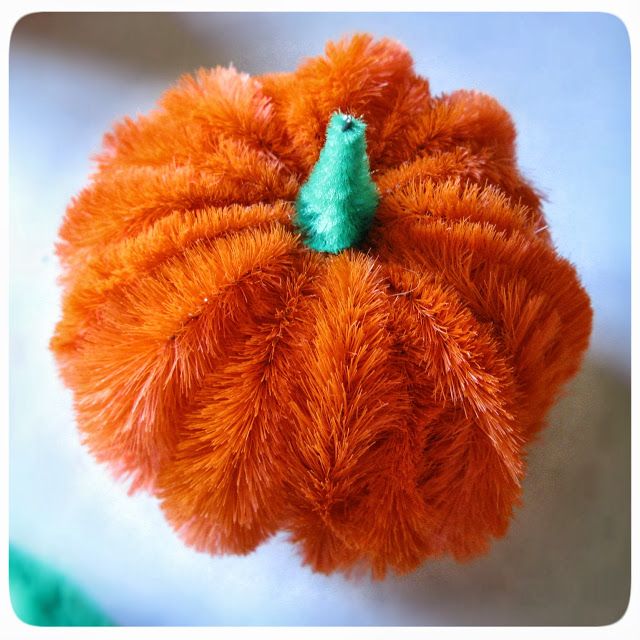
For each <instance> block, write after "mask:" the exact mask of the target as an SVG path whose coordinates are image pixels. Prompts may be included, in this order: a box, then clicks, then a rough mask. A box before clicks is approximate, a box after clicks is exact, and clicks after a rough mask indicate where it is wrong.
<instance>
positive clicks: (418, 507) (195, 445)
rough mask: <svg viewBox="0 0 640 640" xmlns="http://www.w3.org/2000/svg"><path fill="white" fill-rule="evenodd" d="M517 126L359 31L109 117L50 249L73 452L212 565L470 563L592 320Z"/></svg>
mask: <svg viewBox="0 0 640 640" xmlns="http://www.w3.org/2000/svg"><path fill="white" fill-rule="evenodd" d="M515 135H516V134H515V129H514V125H513V123H512V121H511V119H510V117H509V115H508V114H507V113H506V112H505V110H504V109H503V108H502V107H501V106H500V105H499V104H498V103H497V102H496V101H495V100H494V99H492V98H490V97H488V96H486V95H484V94H481V93H477V92H473V91H456V92H454V93H451V94H448V95H440V96H433V95H431V93H430V91H429V83H428V82H427V80H426V79H424V78H421V77H420V76H418V75H416V73H415V72H414V70H413V63H412V59H411V57H410V55H409V53H408V52H407V51H406V50H405V49H404V48H403V47H402V46H401V45H400V44H398V43H396V42H394V41H391V40H388V39H382V40H374V39H373V38H372V37H370V36H368V35H356V36H355V37H353V38H351V39H346V40H343V41H341V42H339V43H335V44H334V43H329V44H328V45H327V48H326V54H325V56H324V57H319V58H314V59H310V60H307V61H305V62H304V63H303V64H302V65H301V66H300V67H299V68H298V70H297V71H295V72H293V73H279V74H270V75H264V76H259V77H255V78H252V77H249V76H248V75H246V74H242V73H238V72H237V71H236V70H234V69H233V68H216V69H201V70H199V71H198V72H197V73H196V74H195V75H194V76H185V77H183V78H182V79H181V80H180V81H179V83H178V84H177V86H175V87H174V88H172V89H170V90H169V91H168V92H167V93H165V95H164V96H163V97H162V99H161V100H160V102H159V106H158V108H157V109H156V110H155V111H153V112H152V113H150V114H149V115H148V116H141V117H138V118H137V119H135V120H131V119H125V120H123V121H122V122H121V123H119V124H117V125H116V126H115V128H114V130H113V131H112V132H111V133H108V134H107V135H106V136H105V140H104V149H103V151H102V153H101V154H100V155H99V156H98V157H97V171H96V172H95V174H94V175H93V178H92V181H91V184H90V185H89V186H88V187H87V188H85V189H84V190H83V191H82V192H81V193H80V194H79V196H78V197H77V198H75V199H74V200H73V201H72V202H71V204H70V206H69V208H68V210H67V213H66V217H65V219H64V222H63V224H62V227H61V229H60V240H59V243H58V245H57V252H58V255H59V257H60V260H61V263H62V266H63V275H62V277H61V282H62V284H63V286H64V297H63V313H62V318H61V320H60V322H59V324H58V325H57V328H56V333H55V336H54V337H53V339H52V349H53V350H54V352H55V355H56V358H57V361H58V363H59V367H60V371H61V374H62V376H63V377H64V380H65V382H66V384H67V385H68V386H69V387H70V388H71V389H72V390H73V392H74V399H75V411H76V415H77V420H78V424H79V427H80V430H81V432H82V435H83V439H84V441H85V442H86V444H87V445H88V447H89V448H90V450H91V451H92V452H93V454H94V455H95V456H96V457H97V458H98V459H99V460H101V461H104V462H107V463H109V465H110V466H111V468H112V469H113V470H114V472H115V473H116V474H119V475H123V476H126V477H128V478H129V479H130V481H131V489H132V490H137V489H146V490H148V491H150V492H152V493H153V494H154V495H156V496H157V497H158V499H159V501H160V504H161V506H162V509H163V510H164V512H165V514H166V517H167V519H168V520H169V522H170V523H171V524H172V526H173V527H174V528H175V529H176V530H177V531H178V532H179V533H180V535H181V536H182V537H183V539H184V540H185V541H186V542H187V543H188V544H190V545H193V546H194V547H195V548H197V549H199V550H204V551H207V552H210V553H222V552H231V553H238V554H244V553H248V552H250V551H251V550H253V549H255V547H256V546H257V545H259V544H260V543H261V542H263V541H264V540H265V539H266V538H268V537H269V536H271V535H272V534H274V533H275V532H277V531H279V530H285V531H287V532H288V533H289V535H290V539H291V540H292V541H293V542H295V543H297V544H298V545H299V548H300V550H301V554H302V556H303V559H304V562H306V563H308V564H310V565H311V566H312V567H313V569H314V570H317V571H322V572H326V573H329V572H332V571H336V570H339V571H344V572H348V571H349V570H350V569H352V568H353V567H355V566H365V567H369V568H370V569H371V571H372V572H373V575H374V576H376V577H382V576H384V575H385V573H386V572H387V571H388V570H390V569H391V570H394V571H396V572H406V571H410V570H412V569H414V568H415V567H416V566H418V565H419V564H420V563H421V562H422V561H424V560H425V559H426V558H428V557H432V556H440V555H442V554H451V555H453V556H454V557H455V558H457V559H466V558H470V557H472V556H474V555H477V554H480V553H483V552H485V551H486V550H487V548H488V544H489V542H490V540H491V538H492V537H497V536H502V535H503V534H504V533H505V531H506V529H507V527H508V524H509V521H510V518H511V514H512V510H513V508H514V506H516V505H517V504H518V501H519V496H520V493H521V481H522V478H523V473H524V458H525V452H526V448H527V445H528V444H529V443H530V442H531V441H532V439H533V438H534V437H535V436H536V434H537V433H538V432H539V430H540V429H541V428H542V427H543V425H544V420H545V414H546V413H547V411H548V409H549V408H550V406H551V405H552V403H553V402H554V400H555V399H556V397H557V396H558V393H559V390H560V388H561V385H562V384H563V383H564V382H565V381H566V380H568V379H569V378H570V377H571V376H572V375H573V374H575V373H576V371H577V369H578V367H579V365H580V362H581V359H582V356H583V353H584V351H585V349H586V347H587V344H588V339H589V334H590V330H591V308H590V303H589V299H588V296H587V295H586V293H585V291H584V290H583V288H582V287H581V285H580V283H579V280H578V278H577V276H576V272H575V270H574V268H573V267H572V265H571V264H570V263H569V262H567V261H566V260H564V259H563V258H561V257H559V256H558V254H557V253H556V251H555V249H554V246H553V244H552V241H551V238H550V235H549V231H548V229H547V226H546V222H545V218H544V216H543V213H542V211H541V206H540V198H539V196H538V194H537V192H536V191H535V190H534V189H533V188H532V187H531V186H530V185H529V184H528V183H527V181H526V180H525V179H523V177H522V176H521V175H520V173H519V171H518V168H517V166H516V157H515V151H514V142H515Z"/></svg>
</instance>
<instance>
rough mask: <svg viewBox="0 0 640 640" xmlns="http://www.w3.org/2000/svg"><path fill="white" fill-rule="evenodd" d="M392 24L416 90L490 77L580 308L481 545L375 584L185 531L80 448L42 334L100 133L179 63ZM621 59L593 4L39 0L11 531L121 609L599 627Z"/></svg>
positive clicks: (620, 445)
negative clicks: (556, 380) (581, 333)
mask: <svg viewBox="0 0 640 640" xmlns="http://www.w3.org/2000/svg"><path fill="white" fill-rule="evenodd" d="M357 30H360V31H370V32H372V33H374V34H376V35H388V36H391V37H394V38H397V39H399V40H400V41H402V42H403V43H404V44H405V45H406V46H407V47H408V48H409V49H410V50H411V52H412V54H413V56H414V60H415V66H416V69H417V71H418V72H419V73H421V74H423V75H425V76H427V77H428V78H429V79H430V82H431V86H432V91H433V92H434V93H440V92H443V91H450V90H453V89H457V88H475V89H478V90H481V91H485V92H487V93H490V94H492V95H494V96H495V97H496V98H498V100H500V101H501V102H502V103H503V104H504V106H505V107H506V108H507V109H508V110H509V111H510V112H511V114H512V116H513V118H514V120H515V122H516V124H517V126H518V129H519V138H518V153H519V160H520V164H521V167H522V169H523V171H524V173H525V174H526V175H527V176H529V177H530V178H531V179H533V181H534V182H535V183H536V185H537V186H539V187H540V188H541V189H542V190H543V191H544V192H545V193H546V194H547V195H548V202H547V204H546V207H545V211H546V214H547V217H548V219H549V223H550V226H551V229H552V234H553V237H554V240H555V242H556V244H557V247H558V250H559V251H560V253H562V254H563V255H565V256H566V257H568V258H569V259H570V260H571V261H572V262H574V263H575V265H576V267H577V269H578V271H579V273H580V274H581V277H582V280H583V282H584V285H585V286H586V288H587V290H588V291H589V293H590V295H591V297H592V302H593V306H594V310H595V325H594V333H593V339H592V346H591V349H590V351H589V354H588V358H587V361H586V363H585V367H584V369H583V372H582V373H581V374H580V376H579V377H578V378H577V379H576V380H575V381H574V382H573V383H572V384H571V385H570V386H569V387H568V389H567V394H566V396H565V398H564V399H563V400H562V401H561V402H560V404H559V405H558V406H557V407H556V409H554V411H553V413H552V415H551V419H550V422H551V424H552V427H551V428H550V429H549V430H548V431H547V432H545V434H544V435H543V436H542V438H541V442H540V443H539V444H538V446H537V447H535V448H533V449H532V453H531V459H530V474H529V477H528V479H527V482H526V485H525V498H524V499H525V505H524V507H523V508H522V509H520V510H519V511H518V513H517V514H516V518H515V521H514V524H513V526H512V528H511V531H510V533H509V535H508V536H507V538H506V539H504V540H502V541H499V542H496V543H495V544H494V546H493V548H492V552H491V554H490V555H489V556H488V557H486V558H483V559H481V560H479V561H477V562H475V563H472V564H468V565H456V564H455V563H453V562H451V561H448V560H441V561H437V562H434V563H430V564H427V565H425V566H424V567H423V568H421V569H420V570H419V571H417V572H416V573H414V574H412V575H411V576H408V577H405V578H399V579H390V580H388V581H386V582H384V583H378V584H373V583H370V582H369V581H366V580H365V581H362V582H348V581H346V580H344V579H343V578H341V577H340V576H333V577H329V578H327V577H324V576H317V575H314V574H312V573H310V572H309V571H308V570H307V569H306V568H301V567H300V566H299V561H298V558H297V557H296V555H295V550H293V549H292V548H291V547H289V546H288V545H287V544H286V542H284V541H283V540H282V539H281V538H276V539H275V540H273V541H271V542H270V543H268V544H267V545H265V546H263V547H262V548H260V549H259V550H258V551H257V552H256V553H254V554H252V555H251V556H249V557H248V558H233V557H232V558H210V557H208V556H205V555H200V554H197V553H195V552H193V551H191V550H190V549H187V548H186V547H184V546H183V545H182V544H181V543H180V541H179V540H178V539H177V538H176V537H175V536H174V534H173V533H172V532H171V530H170V529H169V527H168V526H167V525H166V524H165V522H164V520H163V518H162V516H161V514H160V513H159V511H158V509H157V506H156V504H155V502H154V500H152V499H151V498H149V497H146V496H136V497H134V498H130V497H128V496H127V495H126V492H125V489H124V487H123V485H121V484H119V483H117V482H115V481H113V480H112V479H111V478H110V476H109V474H108V473H107V472H106V471H105V470H104V469H103V468H102V467H99V466H98V465H96V464H95V463H94V462H93V460H92V459H91V458H90V457H89V456H88V454H87V453H86V452H85V451H84V450H83V449H82V448H81V447H80V445H79V443H78V437H77V433H76V431H75V426H74V424H73V416H72V411H71V396H70V394H69V392H68V391H66V390H65V389H64V388H63V387H62V385H61V384H60V382H59V381H58V379H57V375H56V371H55V368H54V366H53V362H52V358H51V356H50V355H49V353H48V351H47V342H48V339H49V337H50V335H51V333H52V330H53V325H54V323H55V321H56V319H57V317H58V314H59V311H58V304H59V291H58V289H57V286H56V283H55V278H56V275H57V264H56V260H55V257H54V255H53V250H52V249H53V246H52V245H53V242H54V240H55V236H56V231H57V228H58V226H59V224H60V221H61V217H62V215H63V212H64V208H65V205H66V203H67V202H68V200H69V199H70V197H71V196H72V195H73V194H75V193H77V192H78V191H79V189H80V188H81V187H82V186H83V184H84V183H85V181H86V178H87V175H88V173H89V172H90V171H91V164H90V162H89V157H90V155H91V154H92V153H94V152H96V151H97V150H98V149H99V144H100V139H101V136H102V133H103V132H104V131H105V130H106V129H107V128H108V127H109V126H110V125H111V124H112V123H113V122H114V121H115V120H116V119H118V118H120V117H121V116H123V115H125V114H135V113H138V112H145V111H148V110H149V109H150V108H152V106H153V104H154V101H155V100H156V98H157V97H158V96H159V94H160V93H161V91H162V90H163V89H164V88H165V87H166V86H167V85H168V84H169V83H171V82H173V81H174V80H175V78H176V77H177V76H178V75H179V74H181V73H182V72H186V71H190V70H193V69H195V68H197V67H198V66H214V65H216V64H223V65H226V64H228V63H229V62H233V63H234V65H235V66H236V67H237V68H238V69H241V70H244V71H248V72H250V73H262V72H265V71H276V70H291V69H293V68H295V66H296V64H297V63H298V61H299V59H300V58H301V57H304V56H308V55H317V54H319V53H320V52H321V51H322V49H323V46H324V42H325V41H326V40H327V39H330V38H333V39H335V38H337V37H339V36H341V35H343V34H345V33H349V32H353V31H357ZM629 67H630V59H629V42H628V37H627V33H626V29H625V27H624V25H623V24H622V23H621V22H620V21H619V20H618V19H617V18H615V17H613V16H611V15H607V14H313V15H304V14H244V15H242V14H191V15H189V14H176V15H172V14H164V15H159V14H143V15H140V14H138V15H118V14H111V15H106V14H93V15H82V14H75V15H74V14H58V15H51V14H36V15H32V16H27V17H26V18H24V19H23V20H22V21H21V22H20V23H19V24H18V25H17V27H16V29H15V31H14V35H13V39H12V43H11V54H10V187H11V193H10V205H11V223H10V224H11V271H10V276H11V282H10V330H11V345H10V358H11V362H10V366H11V370H10V402H11V406H10V535H11V537H12V539H13V540H15V541H16V542H18V543H20V544H22V545H23V546H24V547H25V548H27V549H29V550H31V551H33V552H34V553H37V554H39V555H40V556H41V557H43V558H46V559H48V560H49V561H50V562H52V563H54V564H56V566H58V567H60V568H61V569H63V570H64V571H66V572H68V573H69V574H70V575H72V576H73V577H74V578H75V579H76V580H77V581H78V582H79V583H80V584H81V585H82V586H83V587H84V588H85V589H87V590H88V591H89V592H90V593H91V594H92V595H93V597H94V598H95V599H96V600H97V601H98V602H99V603H100V604H101V605H102V606H103V607H104V608H105V610H106V611H107V612H108V613H109V614H110V615H111V616H113V617H114V618H115V619H116V620H117V621H118V622H120V623H122V624H372V625H377V624H602V623H607V622H611V621H613V620H614V619H616V618H617V617H619V616H620V615H621V613H622V612H623V610H624V608H625V606H626V601H627V593H628V585H629V509H628V500H629V426H630V423H629V386H628V384H629V372H630V344H629V343H630V138H629V129H630V85H629V79H630V76H629V74H630V68H629Z"/></svg>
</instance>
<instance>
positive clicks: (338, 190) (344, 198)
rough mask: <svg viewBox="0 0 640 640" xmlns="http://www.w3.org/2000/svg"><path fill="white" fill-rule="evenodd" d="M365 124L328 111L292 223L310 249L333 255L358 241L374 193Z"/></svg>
mask: <svg viewBox="0 0 640 640" xmlns="http://www.w3.org/2000/svg"><path fill="white" fill-rule="evenodd" d="M366 126H367V125H366V124H365V123H364V122H363V121H362V120H359V119H358V118H354V117H352V116H349V115H345V114H342V113H339V112H338V113H334V114H333V115H332V116H331V119H330V120H329V125H328V126H327V137H326V142H325V144H324V147H323V148H322V151H321V152H320V157H319V158H318V162H317V163H316V165H315V167H314V168H313V171H312V172H311V175H310V176H309V178H308V180H307V182H305V184H304V185H303V186H302V188H301V189H300V191H299V193H298V197H297V199H296V217H295V224H296V226H297V227H298V229H299V230H300V232H301V233H302V235H303V237H304V243H305V244H306V245H307V246H308V247H310V248H311V249H314V250H315V251H325V252H328V253H338V252H339V251H342V250H343V249H347V248H348V247H352V246H354V245H356V244H358V243H359V242H361V241H362V240H363V238H364V237H365V236H366V234H367V231H368V230H369V227H370V226H371V223H372V221H373V216H374V214H375V212H376V208H377V207H378V202H379V200H380V197H379V195H378V189H377V188H376V185H375V183H374V182H373V180H371V173H370V169H369V159H368V158H367V143H366V140H365V129H366Z"/></svg>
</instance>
